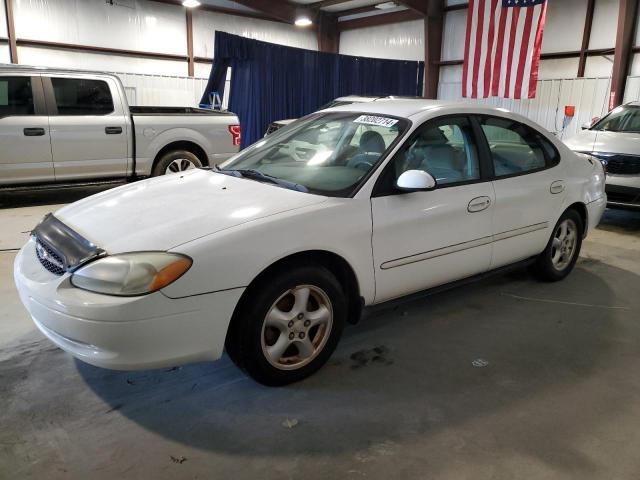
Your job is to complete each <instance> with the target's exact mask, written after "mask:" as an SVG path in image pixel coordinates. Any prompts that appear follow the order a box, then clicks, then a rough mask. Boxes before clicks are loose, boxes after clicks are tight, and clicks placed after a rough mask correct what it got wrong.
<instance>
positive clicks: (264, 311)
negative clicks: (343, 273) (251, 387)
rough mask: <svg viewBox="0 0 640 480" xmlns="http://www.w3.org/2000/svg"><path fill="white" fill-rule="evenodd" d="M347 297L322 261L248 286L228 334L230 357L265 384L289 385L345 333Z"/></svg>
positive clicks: (312, 369)
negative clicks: (321, 264)
mask: <svg viewBox="0 0 640 480" xmlns="http://www.w3.org/2000/svg"><path fill="white" fill-rule="evenodd" d="M346 316H347V301H346V298H345V296H344V294H343V292H342V288H341V286H340V284H339V282H338V281H337V280H336V278H335V276H334V275H333V274H332V273H331V272H329V271H328V270H327V269H325V268H324V267H321V266H313V267H311V266H305V267H295V268H293V269H289V270H283V271H280V272H278V273H277V274H276V276H275V278H274V277H271V278H269V279H265V280H264V281H262V282H259V283H258V284H257V285H254V286H252V287H250V289H249V290H248V291H247V293H246V294H245V297H244V299H243V303H242V305H241V306H240V309H239V312H238V314H237V315H235V316H234V320H233V323H232V325H231V327H230V328H231V329H230V332H229V335H228V337H227V351H228V353H229V355H230V357H231V359H232V360H233V361H234V362H235V363H236V364H237V365H238V366H239V367H241V368H242V369H244V370H245V371H246V372H247V373H248V374H249V375H250V376H251V377H253V378H254V379H255V380H257V381H258V382H260V383H262V384H265V385H286V384H288V383H292V382H296V381H298V380H301V379H303V378H305V377H308V376H309V375H311V374H313V373H314V372H315V371H317V370H318V369H319V368H320V367H322V365H324V364H325V362H326V361H327V360H328V359H329V357H330V356H331V354H332V353H333V351H334V350H335V348H336V345H337V343H338V340H339V339H340V336H341V334H342V330H343V328H344V324H345V320H346Z"/></svg>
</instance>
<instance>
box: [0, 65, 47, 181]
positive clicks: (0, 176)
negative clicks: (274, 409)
mask: <svg viewBox="0 0 640 480" xmlns="http://www.w3.org/2000/svg"><path fill="white" fill-rule="evenodd" d="M50 140H51V138H50V136H49V118H48V117H47V114H46V107H45V102H44V93H43V90H42V81H41V79H40V77H39V76H30V75H20V74H15V75H14V74H10V75H2V76H0V185H1V186H6V185H16V184H21V183H35V182H50V181H53V180H54V179H55V177H54V173H53V162H52V160H51V141H50Z"/></svg>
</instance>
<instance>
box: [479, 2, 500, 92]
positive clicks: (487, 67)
mask: <svg viewBox="0 0 640 480" xmlns="http://www.w3.org/2000/svg"><path fill="white" fill-rule="evenodd" d="M497 6H498V0H491V14H490V15H491V18H490V19H489V35H488V36H487V60H486V62H485V64H484V92H483V95H482V96H483V98H487V97H488V96H489V87H490V86H491V70H492V68H493V63H492V62H491V54H492V53H493V39H494V36H495V31H496V7H497Z"/></svg>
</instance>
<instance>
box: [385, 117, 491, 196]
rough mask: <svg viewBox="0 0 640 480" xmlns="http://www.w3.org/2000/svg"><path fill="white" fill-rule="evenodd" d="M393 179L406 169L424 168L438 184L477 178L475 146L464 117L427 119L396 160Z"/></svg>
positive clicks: (478, 169) (478, 168)
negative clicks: (430, 120) (427, 121)
mask: <svg viewBox="0 0 640 480" xmlns="http://www.w3.org/2000/svg"><path fill="white" fill-rule="evenodd" d="M394 166H395V174H396V179H397V178H398V177H399V176H400V175H401V174H402V173H404V172H405V171H407V170H423V171H425V172H427V173H429V174H431V176H432V177H433V178H435V179H436V182H437V183H438V185H448V184H454V183H460V182H469V181H473V180H479V179H480V164H479V160H478V149H477V148H476V144H475V142H474V140H473V132H472V128H471V123H470V122H469V120H468V119H467V118H465V117H460V118H446V119H443V120H440V121H437V122H429V123H428V124H427V125H426V126H424V127H422V129H421V130H420V131H419V133H418V135H417V136H416V137H414V138H413V140H410V141H409V142H408V144H407V145H406V146H405V148H404V149H403V150H402V151H401V152H400V154H399V155H398V157H396V160H395V165H394Z"/></svg>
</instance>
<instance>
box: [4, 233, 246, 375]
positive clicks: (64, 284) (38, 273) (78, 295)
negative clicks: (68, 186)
mask: <svg viewBox="0 0 640 480" xmlns="http://www.w3.org/2000/svg"><path fill="white" fill-rule="evenodd" d="M14 279H15V283H16V286H17V288H18V293H19V295H20V299H21V300H22V303H23V304H24V306H25V307H26V308H27V310H28V311H29V313H30V315H31V317H32V318H33V320H34V322H35V324H36V326H37V327H38V328H39V329H40V330H41V331H42V333H44V335H46V336H47V337H48V338H49V339H50V340H51V341H52V342H53V343H55V344H56V345H58V346H59V347H60V348H62V349H63V350H65V351H67V352H69V353H70V354H72V355H73V356H75V357H76V358H78V359H80V360H82V361H84V362H87V363H90V364H92V365H96V366H98V367H103V368H111V369H117V370H138V369H147V368H160V367H167V366H174V365H178V364H184V363H189V362H194V361H202V360H216V359H218V358H219V357H220V356H221V355H222V352H223V349H224V340H225V337H226V333H227V328H228V326H229V322H230V320H231V316H232V314H233V311H234V309H235V306H236V304H237V302H238V300H239V299H240V296H241V295H242V292H243V290H244V289H242V288H238V289H233V290H227V291H223V292H216V293H209V294H204V295H197V296H193V297H185V298H179V299H171V298H168V297H167V296H165V295H163V294H162V292H155V293H152V294H149V295H145V296H139V297H114V296H109V295H101V294H96V293H92V292H88V291H85V290H81V289H79V288H76V287H74V286H73V285H71V282H70V275H69V274H65V275H62V276H56V275H54V274H52V273H50V272H48V271H47V270H46V269H45V268H44V267H42V265H41V264H40V262H39V261H38V259H37V257H36V253H35V242H34V241H33V240H30V241H29V242H28V243H27V244H26V245H25V246H24V247H23V248H22V250H20V252H19V253H18V255H17V257H16V260H15V264H14Z"/></svg>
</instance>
